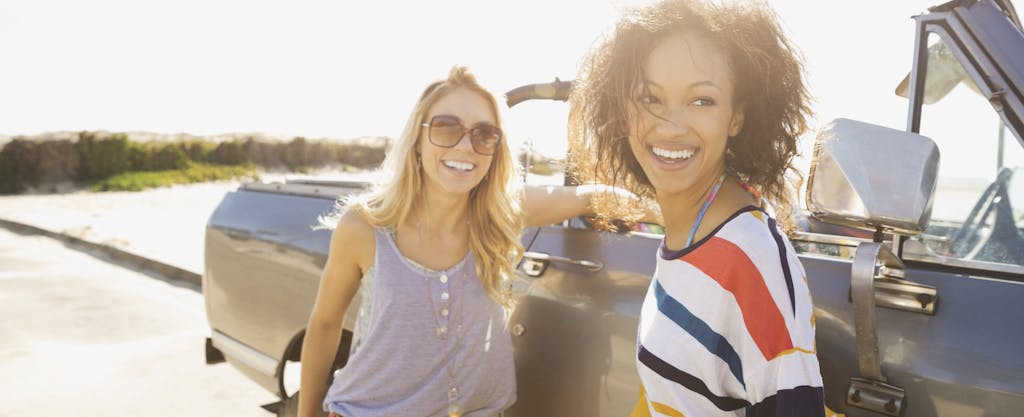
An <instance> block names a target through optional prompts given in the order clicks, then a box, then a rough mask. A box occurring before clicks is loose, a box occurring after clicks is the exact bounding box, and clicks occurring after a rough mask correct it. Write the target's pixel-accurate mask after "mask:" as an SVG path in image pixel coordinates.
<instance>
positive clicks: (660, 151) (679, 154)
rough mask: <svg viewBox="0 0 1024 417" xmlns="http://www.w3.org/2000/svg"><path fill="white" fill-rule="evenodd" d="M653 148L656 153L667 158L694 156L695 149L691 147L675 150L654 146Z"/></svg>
mask: <svg viewBox="0 0 1024 417" xmlns="http://www.w3.org/2000/svg"><path fill="white" fill-rule="evenodd" d="M651 150H652V151H653V152H654V154H655V155H658V156H660V157H662V158H667V159H689V158H690V157H691V156H693V150H690V149H687V150H678V151H673V150H668V149H663V148H658V147H655V146H652V147H651Z"/></svg>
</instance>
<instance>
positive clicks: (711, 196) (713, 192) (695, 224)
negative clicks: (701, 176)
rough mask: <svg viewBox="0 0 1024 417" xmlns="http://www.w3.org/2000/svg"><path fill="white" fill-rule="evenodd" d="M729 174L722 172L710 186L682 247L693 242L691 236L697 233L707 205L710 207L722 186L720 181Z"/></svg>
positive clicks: (688, 245)
mask: <svg viewBox="0 0 1024 417" xmlns="http://www.w3.org/2000/svg"><path fill="white" fill-rule="evenodd" d="M728 175H729V174H722V177H721V178H719V179H718V182H716V183H715V186H714V187H712V188H711V192H710V193H709V194H708V198H707V200H704V205H703V206H701V208H700V212H698V213H697V220H696V221H694V222H693V228H692V229H690V237H688V238H686V245H685V246H684V247H687V248H688V247H690V244H692V243H693V237H694V236H696V235H697V228H698V227H700V222H701V221H702V220H704V214H705V213H707V211H708V207H711V202H712V201H714V200H715V197H717V196H718V189H719V188H722V182H724V181H725V177H726V176H728Z"/></svg>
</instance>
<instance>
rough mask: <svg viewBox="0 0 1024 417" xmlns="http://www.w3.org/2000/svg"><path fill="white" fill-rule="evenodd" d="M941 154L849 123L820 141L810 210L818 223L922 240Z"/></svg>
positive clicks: (905, 135) (889, 132)
mask: <svg viewBox="0 0 1024 417" xmlns="http://www.w3.org/2000/svg"><path fill="white" fill-rule="evenodd" d="M938 169H939V149H938V147H936V145H935V142H933V141H932V140H931V139H929V138H927V137H925V136H921V135H918V134H915V133H909V132H904V131H901V130H896V129H890V128H887V127H882V126H877V125H873V124H869V123H864V122H859V121H856V120H850V119H836V120H834V121H833V122H832V123H831V124H830V125H829V126H828V127H826V128H825V129H823V130H822V131H821V132H820V133H819V134H818V137H817V141H816V143H815V149H814V159H813V161H812V163H811V172H810V180H809V181H808V184H807V208H808V209H809V210H810V212H811V216H813V217H814V218H815V219H817V220H820V221H823V222H826V223H832V224H838V225H844V226H850V227H855V228H859V229H865V230H870V231H876V232H877V231H878V230H879V229H880V230H882V231H888V232H894V233H899V234H904V235H917V234H919V233H921V232H922V231H924V229H925V227H927V225H928V220H929V219H930V218H931V212H932V202H933V200H934V198H933V197H934V194H935V184H936V174H937V173H938Z"/></svg>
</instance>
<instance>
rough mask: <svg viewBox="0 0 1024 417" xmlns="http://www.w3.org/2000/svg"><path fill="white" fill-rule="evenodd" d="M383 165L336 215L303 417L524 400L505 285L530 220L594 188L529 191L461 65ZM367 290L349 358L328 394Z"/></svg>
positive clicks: (480, 92) (573, 207)
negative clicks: (352, 312)
mask: <svg viewBox="0 0 1024 417" xmlns="http://www.w3.org/2000/svg"><path fill="white" fill-rule="evenodd" d="M382 168H383V175H382V180H381V181H380V182H379V183H378V184H377V185H376V186H375V187H374V188H373V189H372V190H370V191H368V192H366V193H364V194H361V195H358V196H355V197H353V198H350V199H348V201H347V202H346V204H344V205H343V207H344V208H341V209H339V216H338V217H336V218H335V220H328V221H327V222H328V223H329V225H330V226H332V227H334V232H333V235H332V237H331V244H330V252H329V255H328V259H327V264H326V266H325V268H324V271H323V274H322V277H321V281H320V289H319V293H318V295H317V299H316V303H315V305H314V307H313V312H312V314H311V315H310V318H309V323H308V327H307V330H306V336H305V339H304V341H303V347H302V363H303V366H302V380H301V390H300V397H299V400H300V401H299V415H300V416H304V417H312V416H314V415H317V414H318V413H319V411H320V410H321V407H323V409H324V410H326V411H328V412H330V413H332V415H339V416H345V417H366V416H420V417H421V416H442V415H445V416H447V415H464V416H474V417H475V416H494V415H497V414H499V413H500V412H502V411H503V410H505V409H506V408H508V407H509V406H511V405H512V403H513V402H515V400H516V390H515V375H514V366H513V360H512V351H511V342H510V339H509V336H508V333H507V332H506V329H505V317H506V313H507V311H508V310H509V309H510V308H511V299H510V294H509V293H508V291H507V290H506V288H507V285H506V284H507V282H506V281H507V280H508V279H509V277H510V276H511V274H512V273H513V268H514V265H515V264H514V262H515V261H516V260H518V259H519V257H520V256H521V254H522V252H523V247H522V245H521V243H520V234H521V233H522V228H523V227H524V225H529V226H536V225H544V224H550V223H554V222H557V221H560V220H562V219H565V218H568V217H572V216H575V215H580V214H583V213H585V212H587V211H589V205H590V203H589V195H590V194H591V193H592V192H594V191H595V190H596V188H593V187H591V188H566V187H556V188H547V189H532V188H531V189H527V190H526V192H525V193H524V192H523V190H522V188H521V186H520V184H519V183H518V181H517V178H516V176H515V167H514V163H513V159H512V155H511V153H510V151H509V148H508V145H507V143H506V141H505V138H504V136H503V133H502V130H501V121H500V119H499V115H498V105H497V102H496V101H495V99H494V96H493V95H491V94H490V93H489V92H487V91H486V90H485V89H483V88H482V87H481V86H480V85H479V84H478V83H477V81H476V79H475V77H474V76H473V75H471V74H470V73H469V72H468V71H467V70H466V69H465V68H463V67H455V68H453V69H452V70H451V73H450V74H449V75H448V78H447V79H445V80H443V81H437V82H435V83H432V84H431V85H430V86H428V87H427V88H426V90H425V91H424V92H423V94H422V95H421V96H420V98H419V101H418V102H417V104H416V106H415V108H414V110H413V112H412V115H411V116H410V118H409V121H408V124H407V125H406V128H405V131H404V133H403V134H402V136H401V137H400V138H399V139H398V141H397V143H396V144H395V145H394V147H393V149H392V150H391V152H390V153H389V154H388V155H387V157H386V159H385V161H384V163H383V167H382ZM524 194H525V196H524ZM360 287H362V288H363V297H362V300H363V301H362V304H361V305H360V306H359V309H358V317H357V319H356V323H357V324H356V329H355V335H354V338H353V342H352V348H351V354H350V357H349V360H348V363H347V365H346V366H345V367H344V368H342V369H340V370H338V371H337V372H336V373H335V375H334V379H333V383H332V384H331V386H330V387H329V389H327V388H328V387H325V385H326V384H325V381H327V380H328V376H329V372H330V367H331V364H332V361H333V359H334V356H335V353H336V349H337V347H338V343H339V339H340V336H341V332H342V322H343V320H344V315H345V312H346V311H348V309H349V304H350V303H351V301H352V299H353V297H354V295H355V294H356V291H357V290H359V288H360Z"/></svg>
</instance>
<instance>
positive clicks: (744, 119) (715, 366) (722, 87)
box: [570, 0, 824, 417]
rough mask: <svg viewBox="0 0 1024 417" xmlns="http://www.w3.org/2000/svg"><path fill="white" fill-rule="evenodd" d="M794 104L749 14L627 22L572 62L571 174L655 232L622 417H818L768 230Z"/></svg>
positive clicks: (776, 51) (787, 274) (783, 42)
mask: <svg viewBox="0 0 1024 417" xmlns="http://www.w3.org/2000/svg"><path fill="white" fill-rule="evenodd" d="M807 101H808V94H807V92H806V89H805V87H804V83H803V81H802V63H801V61H800V59H799V56H798V54H797V53H796V52H795V51H794V49H793V47H792V46H791V44H790V43H789V41H788V40H787V39H786V38H785V36H784V35H783V33H782V30H781V29H780V27H779V24H778V22H777V20H776V18H775V16H774V14H773V13H772V11H771V10H770V9H769V8H768V6H766V5H764V4H763V3H717V2H714V3H712V2H702V1H693V0H669V1H661V2H659V3H655V4H652V5H649V6H646V7H643V8H639V9H635V10H632V11H631V12H629V13H628V14H627V15H626V16H625V17H624V18H623V19H621V20H620V21H619V23H618V24H617V26H616V27H615V31H614V33H612V34H611V35H610V36H609V37H608V38H607V39H606V40H605V41H604V42H603V43H601V44H600V45H599V46H598V47H597V48H596V49H595V50H594V51H593V52H592V53H591V54H590V55H589V56H588V57H587V59H586V60H585V62H584V65H583V67H582V69H581V74H580V76H579V78H578V79H577V83H576V85H575V86H574V92H573V96H572V101H571V103H572V105H573V109H572V113H571V116H570V117H571V122H570V136H571V142H572V151H573V154H574V155H575V158H576V159H575V162H574V168H575V171H576V175H577V176H578V177H579V179H581V180H583V181H593V180H596V181H599V182H605V183H612V184H624V185H625V186H626V188H627V189H630V190H631V191H633V192H635V193H637V194H638V195H641V196H645V197H648V198H652V199H654V200H655V201H656V202H657V203H658V205H659V206H660V208H661V213H662V217H663V218H664V226H665V238H664V241H663V242H662V245H661V248H660V250H659V253H658V257H657V268H656V272H655V275H654V277H653V279H652V280H651V286H650V288H649V290H648V292H647V296H646V298H645V300H644V303H643V307H642V311H641V314H640V325H639V331H638V336H637V337H638V341H637V369H638V372H639V374H640V379H641V381H642V383H643V387H642V393H643V396H642V398H641V403H640V404H638V407H637V410H636V411H635V413H637V414H638V415H641V414H643V413H645V412H650V413H652V414H655V413H658V414H663V415H670V416H678V415H685V416H691V417H692V416H726V415H728V416H732V415H744V414H745V415H747V416H752V415H756V416H761V415H778V416H820V415H823V413H824V401H823V394H822V387H821V384H822V381H821V375H820V371H819V366H818V360H817V357H816V353H815V345H814V319H813V308H812V305H811V296H810V292H809V290H808V287H807V283H806V281H805V277H804V271H803V267H802V266H801V264H800V262H799V260H798V259H797V257H796V255H795V252H794V250H793V247H792V246H791V245H790V243H789V241H788V240H787V239H786V236H785V234H783V232H782V229H783V227H780V225H779V223H777V220H776V219H777V218H779V219H782V220H780V221H781V222H782V223H783V224H786V222H787V219H788V218H789V215H790V213H791V211H792V210H791V200H790V195H791V194H790V192H791V191H790V190H791V189H790V188H789V186H788V183H789V181H788V180H787V174H788V173H794V174H795V170H793V166H792V159H793V157H794V155H795V154H796V149H797V146H796V141H797V137H798V136H799V135H800V134H802V133H803V132H804V131H805V129H806V121H805V118H806V116H807V115H808V114H809V110H808V107H807ZM797 177H798V174H797ZM769 206H773V208H774V209H772V208H770V207H769ZM598 211H599V212H600V213H603V214H605V215H606V216H613V215H618V214H620V213H622V210H621V206H612V205H609V206H608V207H602V208H598ZM775 213H777V214H778V217H777V216H776V214H775Z"/></svg>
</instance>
